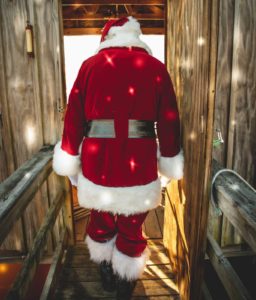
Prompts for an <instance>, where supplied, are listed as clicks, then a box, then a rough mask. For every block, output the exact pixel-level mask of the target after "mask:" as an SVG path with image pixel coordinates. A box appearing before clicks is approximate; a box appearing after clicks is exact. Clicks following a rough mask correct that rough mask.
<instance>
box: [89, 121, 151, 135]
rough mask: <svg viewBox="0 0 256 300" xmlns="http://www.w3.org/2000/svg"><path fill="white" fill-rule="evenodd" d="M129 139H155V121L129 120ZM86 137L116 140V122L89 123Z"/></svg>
mask: <svg viewBox="0 0 256 300" xmlns="http://www.w3.org/2000/svg"><path fill="white" fill-rule="evenodd" d="M128 122H129V124H128V138H155V137H156V134H155V126H154V125H155V123H154V121H141V120H128ZM85 137H92V138H115V137H116V133H115V126H114V120H91V121H87V124H86V128H85Z"/></svg>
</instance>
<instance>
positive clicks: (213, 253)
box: [207, 234, 252, 300]
mask: <svg viewBox="0 0 256 300" xmlns="http://www.w3.org/2000/svg"><path fill="white" fill-rule="evenodd" d="M207 254H208V256H209V257H210V260H211V263H212V265H213V267H214V269H215V271H216V272H217V274H218V276H219V278H220V279H221V282H222V284H223V286H224V288H225V290H226V292H227V294H228V295H229V297H230V299H232V300H241V299H251V300H252V297H251V296H250V295H249V293H248V291H247V290H246V288H245V286H244V284H243V283H242V282H241V280H240V279H239V277H238V275H237V274H236V273H235V271H234V269H233V267H232V266H231V264H230V262H229V261H228V260H227V259H226V258H225V257H224V256H223V253H222V251H221V248H220V247H219V245H218V244H217V242H216V241H215V240H214V238H213V237H212V236H211V235H210V234H208V243H207Z"/></svg>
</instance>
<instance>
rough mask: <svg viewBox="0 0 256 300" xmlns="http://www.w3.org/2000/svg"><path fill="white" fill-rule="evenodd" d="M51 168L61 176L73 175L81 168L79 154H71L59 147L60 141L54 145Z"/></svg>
mask: <svg viewBox="0 0 256 300" xmlns="http://www.w3.org/2000/svg"><path fill="white" fill-rule="evenodd" d="M52 167H53V170H54V171H55V172H56V173H57V174H59V175H61V176H74V175H76V174H78V173H79V172H80V170H81V160H80V155H71V154H68V153H67V152H66V151H64V150H62V149H61V142H58V143H57V144H56V145H55V147H54V153H53V161H52Z"/></svg>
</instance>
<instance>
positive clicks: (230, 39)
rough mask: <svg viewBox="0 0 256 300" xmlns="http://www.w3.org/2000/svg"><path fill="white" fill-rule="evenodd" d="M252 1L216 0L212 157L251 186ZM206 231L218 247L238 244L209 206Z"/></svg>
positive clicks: (254, 119)
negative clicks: (216, 134) (217, 138)
mask: <svg viewBox="0 0 256 300" xmlns="http://www.w3.org/2000/svg"><path fill="white" fill-rule="evenodd" d="M255 11H256V3H255V1H253V0H248V1H241V0H220V8H219V38H218V44H219V46H218V60H217V80H216V99H215V124H214V127H215V128H219V129H221V132H222V136H223V139H224V144H222V145H221V146H219V147H217V148H214V150H213V157H214V158H215V159H216V160H217V161H218V162H219V163H220V164H221V165H222V166H223V167H228V168H231V169H234V170H235V171H237V172H238V173H239V174H240V175H241V176H242V177H244V178H245V179H246V180H247V181H248V182H249V183H250V184H251V185H253V186H254V187H255V186H256V176H255V170H256V152H255V149H256V139H255V132H256V102H255V99H256V92H255V84H256V70H255V65H256V54H255V35H256V15H255ZM210 214H211V217H210V218H209V230H210V232H211V234H212V235H213V236H214V237H215V238H217V240H218V241H219V242H220V244H221V246H228V245H233V244H237V243H241V242H242V240H241V237H240V236H239V235H238V233H237V230H236V229H234V227H233V226H232V225H231V224H230V223H229V222H228V220H227V219H226V218H225V217H221V218H216V217H215V216H214V214H213V212H212V208H211V209H210Z"/></svg>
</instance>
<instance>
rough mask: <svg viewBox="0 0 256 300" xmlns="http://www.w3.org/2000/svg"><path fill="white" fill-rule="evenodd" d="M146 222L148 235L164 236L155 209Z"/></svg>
mask: <svg viewBox="0 0 256 300" xmlns="http://www.w3.org/2000/svg"><path fill="white" fill-rule="evenodd" d="M144 224H145V229H146V231H145V233H146V235H147V236H148V237H150V238H155V239H160V238H162V233H161V231H160V227H159V223H158V219H157V215H156V210H155V209H154V210H151V211H150V212H149V213H148V215H147V217H146V220H145V223H144Z"/></svg>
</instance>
